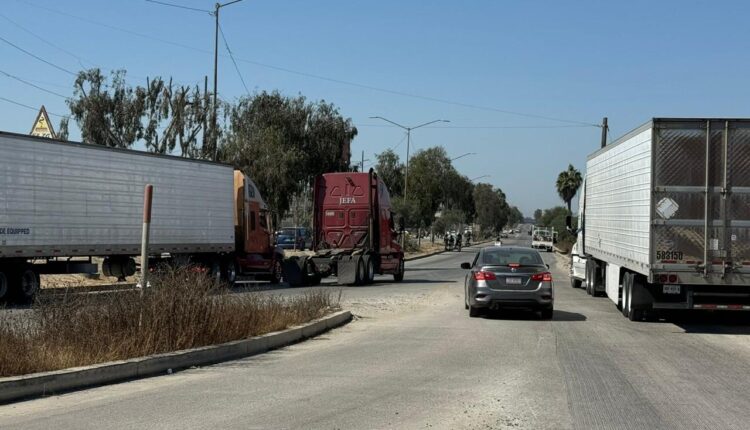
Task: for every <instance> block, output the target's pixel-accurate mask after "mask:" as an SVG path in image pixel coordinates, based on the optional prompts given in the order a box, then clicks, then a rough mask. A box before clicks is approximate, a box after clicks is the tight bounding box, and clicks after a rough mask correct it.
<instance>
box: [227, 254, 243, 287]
mask: <svg viewBox="0 0 750 430" xmlns="http://www.w3.org/2000/svg"><path fill="white" fill-rule="evenodd" d="M238 272H239V270H238V269H237V262H236V261H234V259H231V260H228V261H227V262H226V264H225V265H224V281H226V283H227V285H229V287H230V288H231V287H234V284H235V282H237V273H238Z"/></svg>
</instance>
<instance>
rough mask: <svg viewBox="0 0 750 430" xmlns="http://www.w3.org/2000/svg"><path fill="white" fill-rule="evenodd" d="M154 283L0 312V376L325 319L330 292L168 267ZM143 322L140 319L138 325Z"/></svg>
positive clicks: (190, 345)
mask: <svg viewBox="0 0 750 430" xmlns="http://www.w3.org/2000/svg"><path fill="white" fill-rule="evenodd" d="M151 284H152V285H154V287H152V288H149V289H148V290H146V291H144V294H143V297H141V296H140V294H139V292H137V291H136V292H122V293H117V294H107V295H96V294H85V295H80V294H70V295H68V296H66V297H64V298H62V299H61V298H49V299H45V300H39V301H37V303H35V304H34V306H33V307H32V309H31V310H30V313H29V315H23V316H22V317H19V316H16V317H14V316H13V315H12V314H11V313H4V314H3V317H0V376H12V375H21V374H26V373H33V372H41V371H48V370H58V369H64V368H68V367H75V366H83V365H89V364H95V363H101V362H106V361H113V360H122V359H127V358H133V357H140V356H144V355H150V354H156V353H163V352H169V351H176V350H181V349H188V348H195V347H200V346H206V345H211V344H217V343H223V342H229V341H232V340H238V339H245V338H248V337H252V336H257V335H260V334H264V333H268V332H272V331H276V330H282V329H285V328H287V327H289V326H293V325H297V324H301V323H304V322H307V321H310V320H312V319H315V318H319V317H321V316H323V315H325V314H327V313H329V312H331V311H332V310H335V309H336V308H337V307H338V300H337V298H336V297H332V294H331V293H330V292H314V293H308V294H304V295H301V296H297V297H293V298H283V297H280V296H271V295H260V294H233V293H231V291H229V290H227V289H226V288H224V287H223V286H220V285H217V284H215V283H214V282H213V281H211V280H210V279H209V278H208V277H206V276H204V275H202V274H200V273H194V272H192V271H190V270H186V269H181V270H174V269H168V270H166V271H164V272H163V273H160V274H159V275H156V276H155V277H153V278H152V279H151ZM139 320H140V324H139Z"/></svg>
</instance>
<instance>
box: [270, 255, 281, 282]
mask: <svg viewBox="0 0 750 430" xmlns="http://www.w3.org/2000/svg"><path fill="white" fill-rule="evenodd" d="M272 264H273V266H272V267H271V283H272V284H274V285H276V284H278V283H280V282H281V270H282V269H281V261H279V260H278V259H274V260H273V263H272Z"/></svg>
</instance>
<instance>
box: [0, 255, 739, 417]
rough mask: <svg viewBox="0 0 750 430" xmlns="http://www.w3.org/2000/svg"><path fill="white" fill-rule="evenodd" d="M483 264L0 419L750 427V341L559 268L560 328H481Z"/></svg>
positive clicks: (346, 295) (351, 292)
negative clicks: (635, 305)
mask: <svg viewBox="0 0 750 430" xmlns="http://www.w3.org/2000/svg"><path fill="white" fill-rule="evenodd" d="M473 252H475V250H474V249H467V250H464V252H461V253H448V254H442V255H439V256H435V257H430V258H427V259H424V260H419V261H415V262H412V263H411V264H410V265H409V267H408V272H407V275H406V278H407V281H406V282H404V283H402V284H393V283H380V284H378V285H375V286H370V287H359V288H344V289H343V290H342V294H343V299H342V302H343V304H344V307H346V308H351V309H353V310H354V312H355V313H356V314H357V315H358V318H357V319H356V320H355V321H354V322H353V323H351V324H349V325H348V326H346V327H343V328H340V329H337V330H335V331H333V332H331V333H328V334H326V335H324V336H321V337H318V338H316V339H313V340H311V341H308V342H305V343H302V344H299V345H295V346H292V347H288V348H285V349H282V350H279V351H275V352H271V353H268V354H265V355H262V356H258V357H253V358H248V359H245V360H239V361H234V362H230V363H225V364H221V365H216V366H210V367H206V368H200V369H193V370H188V371H184V372H179V373H176V374H173V375H170V376H163V377H156V378H150V379H145V380H140V381H133V382H129V383H124V384H118V385H113V386H108V387H101V388H96V389H91V390H86V391H80V392H76V393H70V394H66V395H62V396H54V397H50V398H45V399H39V400H33V401H28V402H24V403H18V404H15V405H7V406H0V428H3V429H15V428H24V429H26V428H28V429H48V428H56V429H58V428H79V429H86V428H90V429H100V428H115V429H116V428H121V429H130V428H155V429H173V428H205V429H214V428H236V429H251V428H258V429H268V428H279V429H282V428H303V429H317V428H320V429H337V428H340V429H376V428H416V429H422V428H445V429H453V428H482V429H484V428H529V429H544V428H548V429H584V428H597V429H599V428H604V429H619V428H623V429H627V428H632V429H641V428H649V429H651V428H666V429H692V428H706V429H715V428H736V429H741V428H743V429H744V428H747V427H748V424H747V423H748V422H750V377H748V375H750V337H749V336H748V335H749V334H750V325H748V324H737V323H734V324H724V322H725V321H723V320H722V321H718V322H721V323H722V324H717V320H716V319H715V318H712V317H708V318H703V319H700V318H699V319H693V320H690V321H681V322H679V323H677V324H675V323H669V322H661V323H631V322H629V321H627V320H626V319H625V318H623V317H622V316H621V315H620V314H619V313H618V312H617V310H616V309H615V307H614V305H613V304H612V303H611V302H609V301H608V300H607V299H604V298H592V297H589V296H586V294H585V293H584V292H583V291H581V290H573V289H571V288H570V286H569V282H568V278H567V276H566V274H565V272H564V270H563V268H562V265H561V264H560V263H561V261H560V259H559V257H555V256H554V255H552V254H545V259H546V261H547V262H548V263H549V264H550V265H551V266H552V273H553V277H554V279H555V280H556V282H557V284H556V290H557V291H556V294H557V296H556V310H555V316H554V319H553V320H552V321H541V320H539V319H538V318H537V317H536V316H534V315H530V314H526V313H520V312H514V313H508V312H506V313H500V314H497V315H490V316H488V317H485V318H480V319H470V318H469V317H468V315H467V311H465V310H464V308H463V303H462V302H463V276H464V274H463V271H461V270H460V269H458V268H457V267H458V265H459V263H460V262H462V261H468V260H469V259H470V258H471V256H472V253H473ZM384 279H387V278H384ZM320 288H330V289H332V290H333V291H338V289H337V288H336V287H332V286H324V287H320ZM302 291H304V290H278V291H272V292H265V293H264V294H297V293H300V292H302Z"/></svg>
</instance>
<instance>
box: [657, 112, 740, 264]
mask: <svg viewBox="0 0 750 430" xmlns="http://www.w3.org/2000/svg"><path fill="white" fill-rule="evenodd" d="M653 151H654V163H655V168H654V178H653V179H654V180H653V183H654V192H653V200H652V220H653V222H652V223H653V232H654V234H653V236H652V241H653V242H652V246H651V249H652V252H653V253H654V254H653V255H652V256H651V259H652V262H653V263H655V264H657V265H664V268H667V269H683V270H691V271H696V270H699V271H702V272H703V273H704V274H707V273H722V272H723V271H724V270H734V271H741V270H742V269H743V267H744V269H750V235H749V234H748V231H749V230H750V229H749V228H748V227H750V121H748V120H724V119H721V120H718V119H716V120H654V146H653Z"/></svg>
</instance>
